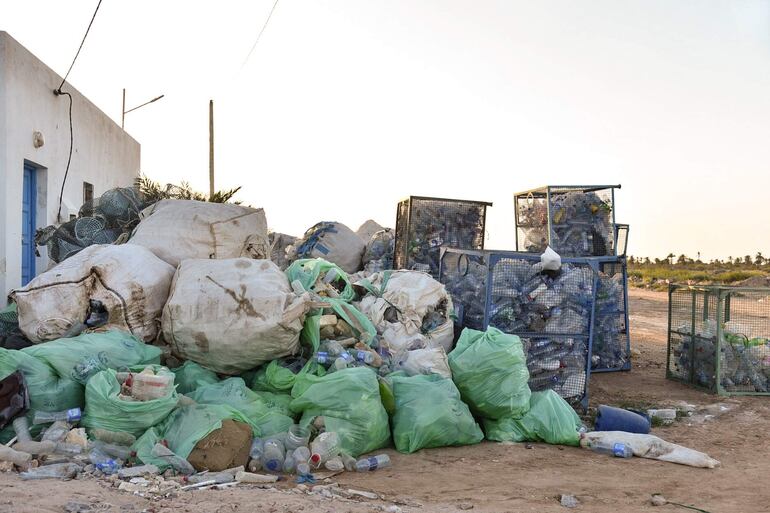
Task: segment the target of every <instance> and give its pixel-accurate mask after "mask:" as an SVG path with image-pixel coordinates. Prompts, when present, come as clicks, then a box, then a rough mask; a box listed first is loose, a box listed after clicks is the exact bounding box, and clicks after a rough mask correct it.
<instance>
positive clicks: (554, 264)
mask: <svg viewBox="0 0 770 513" xmlns="http://www.w3.org/2000/svg"><path fill="white" fill-rule="evenodd" d="M540 265H541V266H542V268H543V270H544V271H558V270H559V269H560V268H561V257H560V256H559V254H558V253H557V252H556V251H554V250H553V249H551V246H548V247H547V248H545V251H544V252H543V254H542V255H540Z"/></svg>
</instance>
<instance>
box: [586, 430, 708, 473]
mask: <svg viewBox="0 0 770 513" xmlns="http://www.w3.org/2000/svg"><path fill="white" fill-rule="evenodd" d="M596 442H606V443H610V444H616V443H622V444H626V445H627V446H628V447H631V450H632V451H633V453H634V456H638V457H640V458H650V459H654V460H660V461H668V462H670V463H679V464H680V465H688V466H690V467H700V468H715V467H718V466H719V465H720V463H719V461H718V460H715V459H714V458H711V457H710V456H709V455H708V454H704V453H702V452H698V451H696V450H694V449H689V448H687V447H683V446H681V445H677V444H673V443H671V442H667V441H665V440H663V439H661V438H658V437H657V436H654V435H645V434H640V433H626V432H625V431H592V432H590V433H583V434H582V436H581V437H580V446H581V447H584V448H587V449H590V448H591V444H593V443H596Z"/></svg>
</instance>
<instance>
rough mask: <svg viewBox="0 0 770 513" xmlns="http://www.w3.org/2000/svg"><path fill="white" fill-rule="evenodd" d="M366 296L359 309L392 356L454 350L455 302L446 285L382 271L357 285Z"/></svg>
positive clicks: (410, 274) (426, 277) (416, 274)
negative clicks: (413, 351)
mask: <svg viewBox="0 0 770 513" xmlns="http://www.w3.org/2000/svg"><path fill="white" fill-rule="evenodd" d="M355 285H356V286H358V287H361V289H362V290H363V291H364V292H365V294H364V295H363V297H362V298H361V301H360V303H358V308H359V310H361V312H362V313H363V314H364V315H366V316H367V317H368V318H369V319H370V320H371V321H372V324H374V326H375V328H377V333H378V334H379V335H380V336H381V338H382V340H381V344H382V345H385V346H386V347H387V348H388V349H389V350H390V351H391V352H393V353H398V352H400V351H403V350H410V349H420V348H425V347H437V346H441V347H443V348H444V350H445V351H447V352H449V351H451V349H452V345H453V341H454V325H453V322H452V319H451V317H450V316H451V314H452V298H451V297H450V296H449V294H448V293H447V291H446V288H444V285H442V284H441V283H439V282H438V281H436V280H434V279H433V278H431V276H430V275H428V274H426V273H422V272H418V271H383V272H381V273H376V274H373V275H372V276H370V277H369V278H368V279H365V280H361V281H358V282H356V283H355Z"/></svg>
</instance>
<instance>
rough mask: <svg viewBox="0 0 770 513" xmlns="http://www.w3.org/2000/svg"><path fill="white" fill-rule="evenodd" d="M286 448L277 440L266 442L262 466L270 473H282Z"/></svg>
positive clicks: (271, 439) (272, 439)
mask: <svg viewBox="0 0 770 513" xmlns="http://www.w3.org/2000/svg"><path fill="white" fill-rule="evenodd" d="M285 452H286V451H285V448H284V445H283V442H281V440H279V439H277V438H270V439H268V440H265V446H264V452H263V454H262V466H263V467H265V470H269V471H270V472H280V471H281V468H282V467H283V461H284V459H285V455H286V454H285Z"/></svg>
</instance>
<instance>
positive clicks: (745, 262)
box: [743, 255, 751, 265]
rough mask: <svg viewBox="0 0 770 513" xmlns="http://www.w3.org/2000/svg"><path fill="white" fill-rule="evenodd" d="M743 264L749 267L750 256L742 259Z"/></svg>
mask: <svg viewBox="0 0 770 513" xmlns="http://www.w3.org/2000/svg"><path fill="white" fill-rule="evenodd" d="M743 263H744V264H746V265H751V255H746V256H745V257H743Z"/></svg>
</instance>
